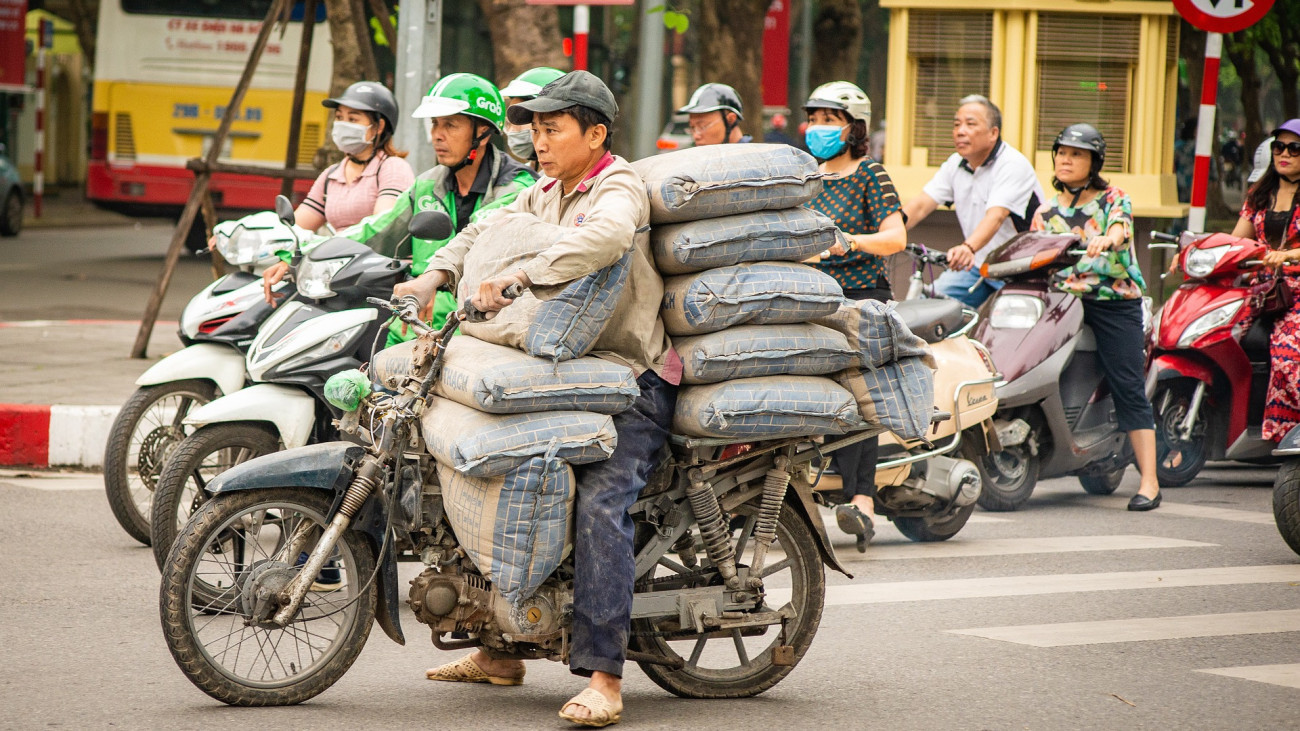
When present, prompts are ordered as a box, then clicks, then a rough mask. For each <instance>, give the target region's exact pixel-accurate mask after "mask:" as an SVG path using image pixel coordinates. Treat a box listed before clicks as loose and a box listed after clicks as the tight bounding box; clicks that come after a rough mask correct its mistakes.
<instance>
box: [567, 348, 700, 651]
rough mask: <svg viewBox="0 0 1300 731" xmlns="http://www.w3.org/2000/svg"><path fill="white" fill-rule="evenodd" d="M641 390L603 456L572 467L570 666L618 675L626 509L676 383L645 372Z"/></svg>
mask: <svg viewBox="0 0 1300 731" xmlns="http://www.w3.org/2000/svg"><path fill="white" fill-rule="evenodd" d="M636 382H637V385H638V386H640V387H641V395H640V396H638V397H637V399H636V401H634V402H633V403H632V408H630V409H628V410H627V411H624V412H623V413H621V414H618V415H616V416H614V429H615V431H617V432H618V445H617V446H616V447H615V448H614V453H613V454H611V455H610V457H609V459H607V460H605V461H603V462H595V463H593V464H590V465H585V466H583V467H579V468H577V470H575V473H576V476H577V478H578V499H577V524H576V526H575V529H574V537H573V565H574V579H573V646H572V648H571V649H570V651H569V670H570V671H571V672H573V673H574V674H576V675H583V676H588V677H590V676H591V674H592V673H593V672H595V671H600V672H602V673H609V674H611V675H617V676H619V677H622V676H623V660H624V658H625V656H626V654H627V638H628V633H629V632H630V631H631V627H632V588H633V584H634V583H635V581H636V565H635V556H634V555H633V554H634V547H633V536H632V517H631V516H630V515H628V513H627V511H628V508H630V507H632V503H633V502H635V501H636V497H637V495H638V494H639V493H640V492H641V488H643V487H645V484H646V481H647V480H648V479H650V474H651V473H652V472H653V471H654V469H655V467H656V466H657V464H656V459H655V458H656V457H657V456H658V454H659V449H660V447H662V446H663V444H664V442H665V441H666V440H667V439H668V430H669V427H670V426H671V425H672V420H673V407H674V406H675V405H676V403H677V387H676V386H674V385H672V384H670V383H668V382H667V381H665V380H663V379H662V378H660V377H659V376H658V375H656V374H655V373H654V371H646V372H645V373H642V374H641V377H640V378H637V379H636Z"/></svg>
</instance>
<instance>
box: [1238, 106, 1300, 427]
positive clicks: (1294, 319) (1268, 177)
mask: <svg viewBox="0 0 1300 731" xmlns="http://www.w3.org/2000/svg"><path fill="white" fill-rule="evenodd" d="M1270 150H1271V151H1272V153H1273V155H1272V157H1271V158H1270V159H1269V165H1268V167H1267V169H1265V170H1264V171H1263V174H1262V175H1260V177H1259V180H1258V181H1257V182H1256V183H1255V184H1254V185H1253V186H1251V188H1250V190H1249V191H1247V192H1246V201H1245V203H1244V204H1243V205H1242V206H1241V218H1239V219H1237V226H1236V228H1234V229H1232V235H1233V236H1240V237H1248V238H1253V239H1255V240H1256V241H1258V242H1260V243H1265V244H1268V246H1269V248H1270V249H1272V251H1270V252H1268V254H1266V255H1265V256H1264V264H1265V265H1266V266H1268V267H1269V268H1277V267H1281V266H1284V265H1286V266H1295V265H1297V264H1300V119H1290V120H1287V121H1286V122H1283V123H1282V126H1281V127H1278V128H1277V129H1275V130H1273V142H1272V144H1271V145H1270ZM1286 278H1287V281H1288V283H1290V285H1291V291H1292V292H1296V291H1300V277H1297V276H1294V275H1291V274H1287V275H1286ZM1269 360H1270V361H1271V363H1272V372H1271V373H1270V374H1269V379H1268V399H1267V401H1266V402H1265V404H1264V425H1263V431H1264V438H1265V439H1271V440H1273V441H1275V442H1276V441H1280V440H1281V439H1282V437H1284V436H1286V433H1287V432H1288V431H1290V430H1291V428H1292V427H1294V426H1296V425H1297V424H1300V299H1297V302H1296V304H1295V305H1294V306H1292V307H1291V311H1290V312H1287V313H1286V314H1285V315H1283V316H1281V317H1278V318H1277V319H1276V320H1275V321H1274V322H1273V331H1272V335H1271V337H1270V338H1269Z"/></svg>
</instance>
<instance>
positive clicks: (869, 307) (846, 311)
mask: <svg viewBox="0 0 1300 731" xmlns="http://www.w3.org/2000/svg"><path fill="white" fill-rule="evenodd" d="M894 304H895V303H893V302H878V301H876V300H850V299H845V300H844V301H843V303H842V304H841V305H840V306H839V308H838V309H837V310H835V311H834V312H832V313H831V314H829V315H826V316H822V317H818V318H815V319H813V320H812V322H815V323H817V324H818V325H825V326H826V327H829V328H831V329H832V330H837V331H839V332H841V333H844V334H845V335H846V336H848V339H849V344H850V345H852V346H853V347H854V348H856V349H857V351H858V354H859V361H860V363H859V364H860V365H861V366H862V367H864V368H876V367H878V366H882V365H884V364H885V363H888V362H889V361H892V360H897V359H899V358H909V357H912V356H917V355H928V354H929V353H930V351H929V349H928V348H927V347H926V345H925V341H924V340H922V339H921V338H920V337H919V336H917V335H914V334H913V333H912V331H911V330H910V329H908V327H907V324H906V323H905V322H903V318H902V316H900V315H899V314H898V313H897V312H896V311H895V310H894Z"/></svg>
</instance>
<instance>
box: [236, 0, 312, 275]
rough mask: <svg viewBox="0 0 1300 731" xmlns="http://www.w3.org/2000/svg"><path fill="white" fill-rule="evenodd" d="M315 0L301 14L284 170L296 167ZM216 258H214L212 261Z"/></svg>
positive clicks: (285, 187)
mask: <svg viewBox="0 0 1300 731" xmlns="http://www.w3.org/2000/svg"><path fill="white" fill-rule="evenodd" d="M316 5H317V0H306V2H305V3H304V4H303V12H302V41H301V42H300V43H299V44H298V73H297V75H296V76H295V77H294V79H293V106H292V107H291V108H290V110H289V147H288V149H287V150H286V151H285V153H284V167H285V169H286V170H288V169H292V168H296V167H298V146H299V142H300V140H299V136H300V134H301V133H302V105H303V101H304V100H305V99H306V98H307V67H308V66H309V65H310V64H311V41H312V37H313V36H314V35H315V31H316ZM293 183H294V180H293V178H285V179H284V180H281V181H280V195H283V196H287V195H289V194H290V193H292V192H293ZM217 258H218V257H216V256H214V257H213V261H216V260H217Z"/></svg>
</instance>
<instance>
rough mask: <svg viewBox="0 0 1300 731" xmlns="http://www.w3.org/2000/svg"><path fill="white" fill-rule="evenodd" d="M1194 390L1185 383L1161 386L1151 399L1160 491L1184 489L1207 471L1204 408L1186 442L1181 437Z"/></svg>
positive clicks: (1198, 412) (1203, 407)
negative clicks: (1163, 489)
mask: <svg viewBox="0 0 1300 731" xmlns="http://www.w3.org/2000/svg"><path fill="white" fill-rule="evenodd" d="M1193 389H1194V387H1193V386H1192V385H1190V384H1188V383H1186V382H1177V381H1176V382H1174V383H1172V384H1169V385H1167V386H1166V385H1162V386H1160V387H1159V388H1158V389H1157V390H1156V393H1155V397H1154V398H1152V399H1151V403H1152V404H1153V405H1154V407H1155V410H1156V477H1157V478H1159V480H1160V486H1161V487H1182V486H1183V485H1186V484H1187V483H1189V482H1191V481H1192V480H1193V479H1195V478H1196V476H1197V475H1198V474H1200V472H1201V469H1202V468H1203V467H1205V458H1206V456H1207V455H1206V451H1205V427H1206V419H1205V409H1206V408H1207V405H1206V404H1204V403H1203V404H1202V405H1201V408H1200V409H1199V410H1198V411H1197V414H1196V419H1195V420H1194V421H1193V422H1192V429H1191V433H1190V434H1188V436H1187V438H1186V439H1183V438H1182V437H1181V436H1180V435H1181V433H1182V424H1183V422H1184V421H1185V420H1186V419H1187V412H1188V409H1190V408H1191V403H1192V391H1193Z"/></svg>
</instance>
